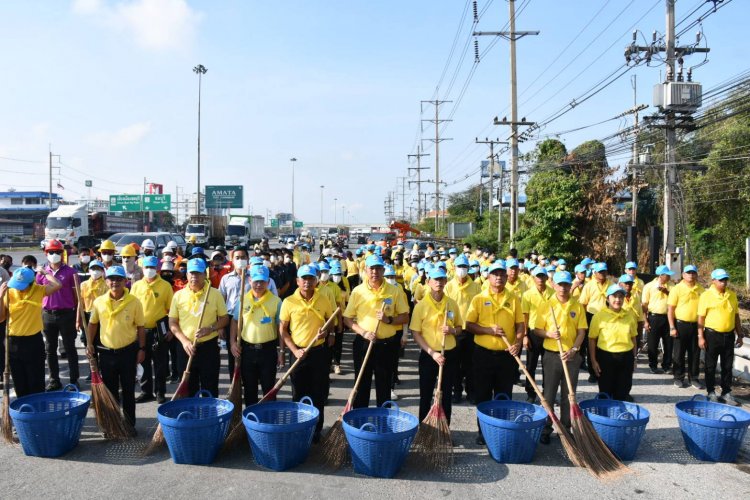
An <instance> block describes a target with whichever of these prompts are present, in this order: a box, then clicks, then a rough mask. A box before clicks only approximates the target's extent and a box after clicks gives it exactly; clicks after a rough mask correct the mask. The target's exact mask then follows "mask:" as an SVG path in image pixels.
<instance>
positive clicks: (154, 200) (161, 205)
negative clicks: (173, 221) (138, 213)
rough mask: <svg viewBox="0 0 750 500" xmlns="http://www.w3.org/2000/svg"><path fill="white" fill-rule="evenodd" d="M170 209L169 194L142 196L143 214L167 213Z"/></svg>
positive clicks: (170, 200)
mask: <svg viewBox="0 0 750 500" xmlns="http://www.w3.org/2000/svg"><path fill="white" fill-rule="evenodd" d="M171 208H172V195H171V194H144V195H143V210H144V211H145V212H169V210H170V209H171Z"/></svg>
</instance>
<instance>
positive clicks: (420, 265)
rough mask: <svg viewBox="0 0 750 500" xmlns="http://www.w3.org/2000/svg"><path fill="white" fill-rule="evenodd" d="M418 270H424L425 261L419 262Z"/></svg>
mask: <svg viewBox="0 0 750 500" xmlns="http://www.w3.org/2000/svg"><path fill="white" fill-rule="evenodd" d="M417 271H424V262H417Z"/></svg>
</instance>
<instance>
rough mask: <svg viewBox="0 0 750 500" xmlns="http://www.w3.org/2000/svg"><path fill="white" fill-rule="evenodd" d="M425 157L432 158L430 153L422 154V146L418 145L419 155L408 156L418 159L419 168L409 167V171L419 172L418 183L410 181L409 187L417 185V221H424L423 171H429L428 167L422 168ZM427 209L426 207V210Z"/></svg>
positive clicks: (408, 156)
mask: <svg viewBox="0 0 750 500" xmlns="http://www.w3.org/2000/svg"><path fill="white" fill-rule="evenodd" d="M423 156H430V155H429V154H428V153H422V147H421V146H420V145H417V154H415V155H406V157H407V158H416V159H417V166H416V167H409V171H412V170H416V171H417V180H416V181H409V187H411V185H412V184H413V183H415V182H416V184H417V221H420V220H422V182H424V181H423V180H422V170H427V168H428V167H423V166H422V161H421V160H422V157H423ZM426 208H427V207H425V209H426Z"/></svg>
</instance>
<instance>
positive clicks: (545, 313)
mask: <svg viewBox="0 0 750 500" xmlns="http://www.w3.org/2000/svg"><path fill="white" fill-rule="evenodd" d="M553 313H554V315H555V318H554V319H553V318H552V314H553ZM555 320H557V326H558V328H559V329H560V340H561V341H562V345H563V349H564V350H566V351H569V350H570V349H571V348H572V347H573V345H574V344H575V341H576V337H577V336H578V330H580V329H584V330H585V329H586V328H587V327H588V323H587V322H586V311H585V310H584V308H583V306H582V305H581V304H580V303H579V302H578V300H577V299H574V298H573V297H571V298H570V299H568V302H566V303H565V304H561V303H560V301H559V300H558V299H557V297H556V296H555V295H553V296H552V297H550V298H549V300H546V301H544V302H542V303H541V304H540V305H539V307H538V308H537V311H536V321H535V322H534V323H531V327H533V328H538V329H539V330H544V331H545V332H551V331H553V330H554V329H555ZM544 348H545V349H547V350H548V351H554V352H559V349H558V348H557V340H555V339H547V338H546V339H544Z"/></svg>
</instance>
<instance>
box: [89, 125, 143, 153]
mask: <svg viewBox="0 0 750 500" xmlns="http://www.w3.org/2000/svg"><path fill="white" fill-rule="evenodd" d="M150 131H151V122H140V123H134V124H132V125H128V126H127V127H123V128H121V129H119V130H115V131H114V132H107V131H102V132H96V133H94V134H91V135H90V136H89V137H88V140H89V142H91V143H94V144H96V145H98V146H101V147H105V148H122V147H125V146H130V145H132V144H136V143H138V142H140V141H141V140H142V139H143V138H144V137H146V135H147V134H148V133H149V132H150Z"/></svg>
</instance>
